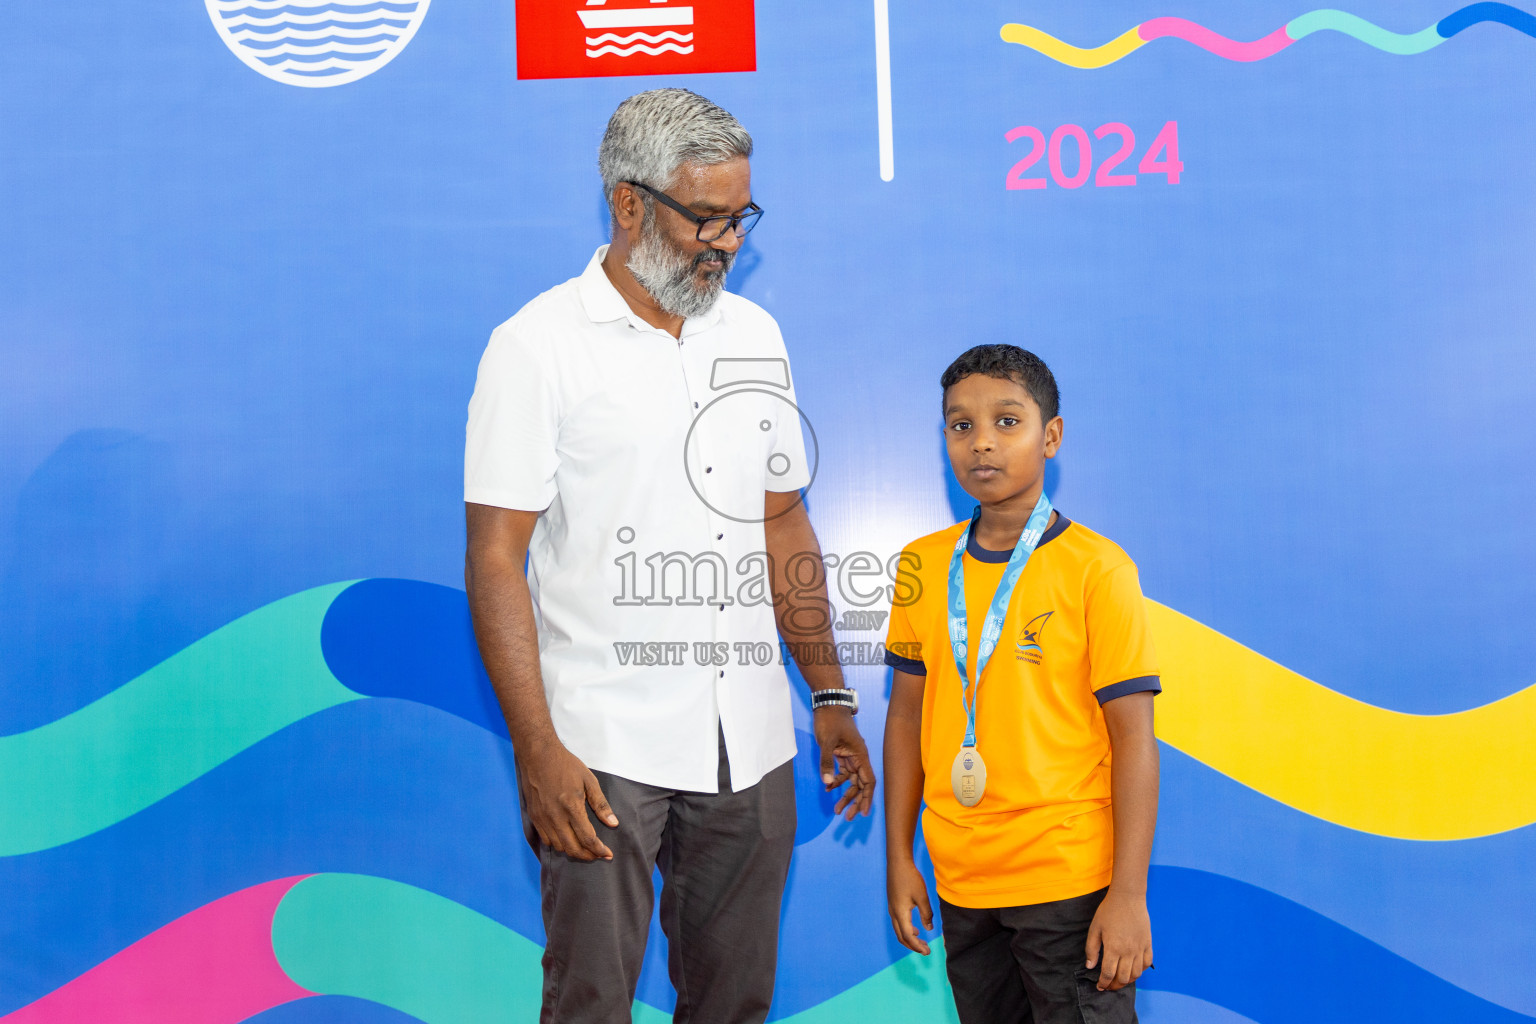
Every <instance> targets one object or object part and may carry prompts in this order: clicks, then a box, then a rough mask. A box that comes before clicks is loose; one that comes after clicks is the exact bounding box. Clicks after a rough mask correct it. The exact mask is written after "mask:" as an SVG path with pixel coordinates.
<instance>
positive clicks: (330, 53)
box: [256, 50, 384, 70]
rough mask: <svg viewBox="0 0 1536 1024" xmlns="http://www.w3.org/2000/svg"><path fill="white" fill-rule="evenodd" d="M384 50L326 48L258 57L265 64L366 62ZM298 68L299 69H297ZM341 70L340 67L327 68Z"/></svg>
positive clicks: (381, 54)
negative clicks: (319, 51) (357, 51)
mask: <svg viewBox="0 0 1536 1024" xmlns="http://www.w3.org/2000/svg"><path fill="white" fill-rule="evenodd" d="M383 54H384V51H383V50H371V51H369V52H367V53H348V52H346V51H340V52H338V51H335V50H326V51H325V52H323V53H285V54H279V55H278V56H275V57H257V58H256V59H257V60H259V61H261V62H262V63H263V64H274V65H275V64H282V63H284V62H294V63H298V64H320V63H322V62H324V61H328V60H345V61H351V62H353V63H358V64H366V63H368V62H369V61H370V60H373V59H374V58H375V57H381V56H383ZM295 70H297V69H295ZM325 70H339V69H325Z"/></svg>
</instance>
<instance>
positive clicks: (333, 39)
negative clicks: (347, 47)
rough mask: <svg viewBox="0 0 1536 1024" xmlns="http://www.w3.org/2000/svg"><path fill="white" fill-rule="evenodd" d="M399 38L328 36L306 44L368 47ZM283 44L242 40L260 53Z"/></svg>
mask: <svg viewBox="0 0 1536 1024" xmlns="http://www.w3.org/2000/svg"><path fill="white" fill-rule="evenodd" d="M399 38H400V37H399V36H398V35H395V34H393V33H391V34H385V35H372V36H365V37H362V38H357V39H353V38H350V37H348V36H326V37H324V38H321V39H308V40H305V42H307V43H309V44H311V45H314V46H324V45H325V44H326V43H352V44H353V45H356V46H366V45H367V44H369V43H392V42H394V41H395V40H396V39H399ZM283 42H284V40H281V39H271V40H266V39H263V40H256V39H242V40H240V45H241V46H244V47H246V48H247V49H250V50H255V51H257V52H258V53H259V52H260V51H262V50H270V49H273V48H274V47H279V46H282V45H283Z"/></svg>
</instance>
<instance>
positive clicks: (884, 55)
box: [875, 0, 896, 181]
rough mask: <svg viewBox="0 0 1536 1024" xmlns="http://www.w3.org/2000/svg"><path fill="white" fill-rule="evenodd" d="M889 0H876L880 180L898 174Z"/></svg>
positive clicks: (876, 71) (876, 98)
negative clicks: (893, 113) (892, 128)
mask: <svg viewBox="0 0 1536 1024" xmlns="http://www.w3.org/2000/svg"><path fill="white" fill-rule="evenodd" d="M888 3H889V0H875V103H876V107H877V109H878V112H879V113H878V117H879V121H880V180H881V181H890V180H891V179H892V178H894V177H896V140H895V138H894V135H893V132H892V130H891V14H890V9H889V7H888Z"/></svg>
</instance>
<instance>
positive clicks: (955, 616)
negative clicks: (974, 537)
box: [949, 490, 1051, 747]
mask: <svg viewBox="0 0 1536 1024" xmlns="http://www.w3.org/2000/svg"><path fill="white" fill-rule="evenodd" d="M979 518H981V506H980V505H977V506H976V511H975V512H973V513H972V514H971V521H970V522H969V523H967V524H966V527H965V530H964V531H962V532H961V534H960V539H959V540H957V541H955V553H954V556H953V557H952V558H950V560H949V646H950V649H951V651H953V652H954V655H955V668H957V669H959V671H960V703H961V705H963V706H964V707H965V743H964V744H962V746H966V747H974V746H975V745H976V702H977V699H978V698H979V697H980V695H981V673H982V672H983V671H985V670H986V667H987V662H988V661H990V660H991V659H992V652H993V651H994V650H995V649H996V648H997V641H998V640H999V639H1001V638H1002V635H1003V619H1004V618H1005V617H1006V616H1007V614H1008V605H1009V603H1010V602H1011V601H1012V600H1013V588H1014V587H1016V586H1018V583H1019V577H1020V576H1021V575H1023V573H1024V566H1025V565H1027V564H1028V563H1029V556H1030V555H1032V554H1034V552H1035V548H1036V547H1037V546H1038V545H1039V544H1040V538H1041V537H1043V536H1044V535H1045V528H1046V527H1047V526H1048V525H1049V524H1050V522H1051V499H1050V498H1047V497H1046V496H1045V492H1044V491H1043V490H1042V491H1041V492H1040V500H1039V501H1037V502H1035V510H1034V511H1033V512H1031V513H1030V514H1029V521H1028V522H1026V523H1025V524H1024V532H1023V533H1020V534H1019V542H1018V543H1017V544H1015V545H1014V546H1013V554H1012V555H1011V556H1009V558H1008V567H1007V568H1006V569H1004V570H1003V578H1002V579H1001V580H998V582H997V593H995V594H993V595H992V604H991V606H990V607H989V608H988V609H987V617H986V618H985V619H983V620H982V625H981V642H980V646H979V647H978V648H977V649H976V685H975V686H974V687H972V685H971V681H970V676H969V675H968V674H967V672H966V669H965V663H966V657H967V653H968V652H967V648H966V641H967V639H968V638H969V633H970V626H969V623H968V622H967V620H966V617H965V547H966V543H967V542H968V541H969V540H970V537H971V531H972V530H974V529H976V520H977V519H979Z"/></svg>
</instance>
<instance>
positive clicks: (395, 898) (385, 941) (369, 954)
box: [272, 874, 956, 1024]
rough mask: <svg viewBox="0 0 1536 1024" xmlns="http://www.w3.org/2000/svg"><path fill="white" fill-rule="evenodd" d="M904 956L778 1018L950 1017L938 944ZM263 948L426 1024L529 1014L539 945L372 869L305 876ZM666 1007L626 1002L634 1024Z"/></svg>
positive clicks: (538, 979) (312, 979) (300, 977)
mask: <svg viewBox="0 0 1536 1024" xmlns="http://www.w3.org/2000/svg"><path fill="white" fill-rule="evenodd" d="M933 945H934V947H935V950H934V955H932V956H929V957H927V958H924V957H920V956H918V955H916V954H915V953H913V954H908V955H907V956H906V957H904V958H903V959H901V960H898V961H897V962H896V963H894V964H892V965H891V966H889V967H887V968H886V969H884V970H883V971H880V972H879V973H877V974H875V975H873V976H872V977H869V978H866V979H865V980H864V981H862V982H860V983H859V984H857V985H855V986H853V987H852V988H850V989H848V990H846V991H844V992H841V993H839V994H838V995H836V996H833V997H832V998H831V999H828V1000H827V1001H826V1002H823V1003H819V1004H817V1005H816V1006H813V1007H811V1008H809V1009H807V1010H803V1011H801V1012H800V1013H797V1014H795V1015H794V1016H792V1017H786V1018H784V1021H785V1022H786V1024H790V1022H792V1024H847V1022H848V1021H850V1020H925V1021H932V1022H934V1024H940V1022H954V1021H955V1020H956V1017H955V1007H954V1000H953V999H952V998H951V997H950V993H949V987H948V985H947V983H946V982H945V979H944V967H943V963H944V958H943V955H942V949H943V943H942V941H939V942H935V943H933ZM272 948H273V951H274V952H275V953H276V954H277V962H278V963H279V964H280V965H281V966H282V968H283V970H284V971H285V972H286V973H287V975H288V977H289V978H291V979H293V981H294V983H295V984H297V985H299V986H301V987H303V988H306V989H308V990H309V991H311V992H318V993H322V994H324V995H345V996H353V997H355V998H358V999H368V1000H371V1001H373V1002H376V1003H382V1004H383V1005H385V1006H389V1007H393V1008H394V1009H396V1010H400V1011H402V1012H404V1013H408V1014H410V1015H411V1016H413V1017H416V1018H418V1019H419V1020H423V1021H426V1022H427V1024H486V1022H488V1021H501V1020H506V1021H521V1020H537V1019H538V1015H539V998H540V993H541V991H542V989H543V975H542V972H541V969H540V966H539V958H540V957H541V956H542V955H543V950H542V949H540V947H539V946H538V945H537V944H535V943H533V942H530V941H529V940H528V939H525V938H523V937H522V936H521V935H518V934H517V933H516V932H514V931H512V930H511V929H509V928H506V927H504V926H502V925H500V924H497V923H496V922H495V921H493V920H491V919H490V918H488V917H486V916H484V915H483V914H479V913H476V912H475V911H473V910H470V909H469V908H468V907H465V906H463V905H461V904H458V903H455V902H453V901H452V900H450V899H448V898H446V897H444V896H439V895H437V894H435V893H431V892H427V891H426V890H424V889H418V888H416V887H415V886H411V885H406V884H405V883H403V882H395V881H391V880H389V879H385V878H376V877H374V876H371V875H347V874H323V875H312V876H311V877H309V878H306V879H304V880H303V881H302V882H300V883H298V884H297V885H295V886H294V887H293V888H292V889H291V890H290V891H289V892H288V895H287V896H285V897H284V898H283V901H282V903H280V904H279V905H278V908H277V913H276V914H274V915H273V918H272ZM671 1019H672V1015H671V1014H670V1013H666V1012H663V1011H662V1010H660V1009H658V1008H656V1007H654V1006H650V1005H648V1004H646V1003H641V1002H636V1003H635V1008H634V1021H635V1024H666V1022H667V1021H670V1020H671Z"/></svg>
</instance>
